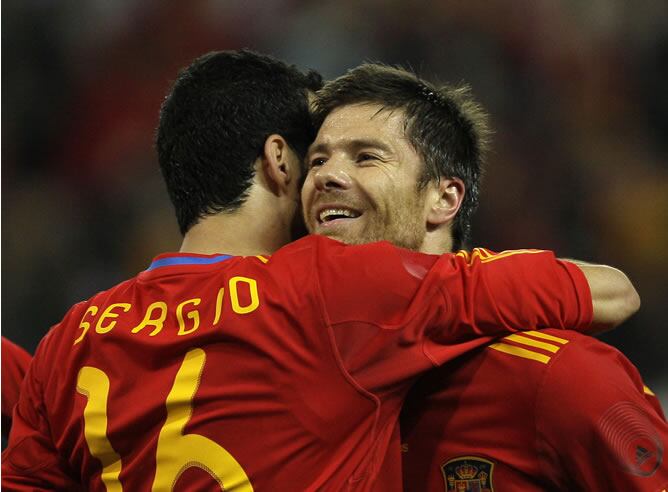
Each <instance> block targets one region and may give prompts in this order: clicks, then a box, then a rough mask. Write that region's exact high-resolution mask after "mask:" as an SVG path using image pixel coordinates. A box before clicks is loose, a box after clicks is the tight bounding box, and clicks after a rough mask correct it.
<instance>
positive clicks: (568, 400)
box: [381, 330, 668, 492]
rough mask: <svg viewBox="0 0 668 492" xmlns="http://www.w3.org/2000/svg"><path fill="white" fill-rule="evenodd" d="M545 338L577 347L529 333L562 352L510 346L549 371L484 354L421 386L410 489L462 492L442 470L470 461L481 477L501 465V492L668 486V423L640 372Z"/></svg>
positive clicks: (591, 343)
mask: <svg viewBox="0 0 668 492" xmlns="http://www.w3.org/2000/svg"><path fill="white" fill-rule="evenodd" d="M545 333H547V334H550V335H553V336H557V337H559V338H561V339H564V340H567V343H565V344H562V343H558V342H552V341H550V340H545V339H543V338H539V337H535V336H533V335H532V334H528V335H526V336H527V337H529V338H531V339H532V340H535V341H539V342H547V343H548V344H549V345H550V346H552V347H551V349H552V350H554V347H557V348H558V350H557V351H556V352H552V351H550V350H544V349H542V348H539V347H536V346H531V345H526V344H525V343H522V342H521V341H520V342H519V343H518V342H514V341H509V340H501V341H500V342H502V343H506V344H508V345H513V346H516V347H520V348H525V349H529V350H531V351H532V352H534V353H540V354H543V355H545V356H546V357H549V361H548V362H547V363H542V362H539V361H535V360H530V359H526V358H523V357H518V356H515V355H510V354H508V353H503V352H499V351H497V350H494V349H492V348H484V349H481V350H479V351H477V352H473V353H471V354H468V355H467V356H466V357H465V358H462V359H460V360H458V361H455V362H454V363H452V364H448V365H446V366H443V367H441V368H439V369H437V370H435V371H433V372H432V373H430V374H428V375H427V376H425V377H424V378H423V379H422V380H421V381H420V382H419V383H418V385H417V386H416V387H415V388H414V390H413V392H412V393H411V394H410V395H409V397H408V399H407V403H406V406H405V408H404V413H403V415H402V435H403V438H404V446H405V448H406V452H405V453H403V457H404V459H403V468H404V486H405V490H406V491H409V492H410V491H420V492H424V491H427V492H430V491H433V492H436V491H438V492H443V491H450V490H457V489H455V488H451V487H452V485H449V484H448V482H447V476H448V475H451V476H452V478H451V480H453V479H461V478H462V477H459V476H457V474H456V471H455V473H452V470H453V469H454V467H450V469H449V471H450V473H448V467H445V468H446V473H443V471H442V466H443V465H444V464H445V463H448V462H450V461H451V460H453V459H457V458H460V457H466V456H468V457H469V461H468V464H469V465H473V466H476V465H478V468H480V469H482V468H484V466H485V465H484V464H483V465H482V466H480V463H481V462H480V459H483V460H488V461H491V462H492V463H493V464H494V468H493V472H492V473H491V477H489V478H488V482H487V484H488V487H489V483H490V481H491V485H492V486H493V488H492V489H490V490H496V491H498V490H501V491H504V490H522V491H527V492H530V491H544V490H569V491H576V490H582V491H588V492H589V491H592V492H597V491H601V492H602V491H610V490H638V491H640V490H642V491H659V490H663V488H665V487H666V486H667V485H668V465H667V464H666V449H665V446H666V445H667V444H668V425H667V424H666V421H665V418H664V416H663V413H662V411H661V408H660V405H659V402H658V400H657V398H656V397H655V396H652V395H651V394H648V393H646V392H644V389H643V382H642V379H641V378H640V375H639V374H638V371H637V370H636V369H635V367H634V366H633V365H632V364H631V363H630V362H629V361H628V359H626V357H624V356H623V355H622V354H621V353H620V352H619V351H617V350H616V349H614V348H612V347H610V346H609V345H606V344H604V343H602V342H600V341H598V340H596V339H594V338H590V337H587V336H583V335H580V334H578V333H575V332H571V331H557V330H546V331H545ZM458 464H462V462H461V461H460V462H458ZM467 470H468V471H469V472H470V470H471V469H470V468H468V469H467V468H461V469H460V471H463V472H466V471H467ZM465 474H466V473H465ZM644 475H646V476H644ZM382 476H383V475H382V474H381V477H382ZM444 477H446V478H444ZM474 479H475V477H474ZM453 483H454V481H453Z"/></svg>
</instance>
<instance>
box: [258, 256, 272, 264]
mask: <svg viewBox="0 0 668 492" xmlns="http://www.w3.org/2000/svg"><path fill="white" fill-rule="evenodd" d="M255 257H256V258H257V259H258V260H260V261H261V262H262V263H269V260H268V259H267V258H265V257H264V256H262V255H256V256H255Z"/></svg>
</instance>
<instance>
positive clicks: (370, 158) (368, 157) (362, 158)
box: [357, 152, 378, 162]
mask: <svg viewBox="0 0 668 492" xmlns="http://www.w3.org/2000/svg"><path fill="white" fill-rule="evenodd" d="M377 159H378V157H377V156H375V155H373V154H369V153H367V152H363V153H361V154H359V155H358V156H357V162H364V161H375V160H377Z"/></svg>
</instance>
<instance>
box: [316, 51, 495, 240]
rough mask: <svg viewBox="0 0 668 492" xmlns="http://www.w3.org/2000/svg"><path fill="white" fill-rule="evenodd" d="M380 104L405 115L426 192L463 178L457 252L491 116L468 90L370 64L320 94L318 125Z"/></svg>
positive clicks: (467, 225) (467, 228)
mask: <svg viewBox="0 0 668 492" xmlns="http://www.w3.org/2000/svg"><path fill="white" fill-rule="evenodd" d="M359 103H373V104H379V105H381V106H382V107H383V108H384V109H389V110H395V109H400V110H403V111H404V115H405V122H404V131H405V134H406V137H407V139H408V141H409V142H410V143H411V145H412V146H413V148H414V149H415V150H416V152H417V153H418V155H419V156H420V157H421V158H422V160H423V161H424V163H425V169H424V174H423V177H422V179H421V180H420V181H419V183H418V186H419V187H423V186H425V185H426V184H427V183H429V182H430V181H431V180H436V179H438V178H439V177H442V176H445V177H457V178H459V179H461V180H462V181H463V182H464V185H465V187H466V192H465V194H464V200H463V202H462V206H461V208H460V210H459V212H458V214H457V216H456V217H455V220H454V222H453V227H452V237H453V249H454V250H458V249H461V248H462V247H464V245H465V244H466V243H467V242H468V241H469V239H470V233H471V216H472V214H473V212H474V210H475V209H476V207H477V205H478V196H479V193H480V189H479V188H480V180H481V177H482V171H483V164H484V157H485V152H486V148H487V141H488V137H489V129H488V125H487V116H486V114H485V112H484V111H483V110H482V108H481V107H480V106H479V105H478V104H477V103H476V102H475V101H474V100H473V98H472V97H471V95H470V88H469V87H468V86H466V85H460V86H448V85H445V86H442V87H436V86H435V85H433V84H431V83H429V82H427V81H424V80H422V79H420V78H418V77H417V76H416V75H415V74H414V73H412V72H410V71H408V70H405V69H403V68H400V67H391V66H388V65H384V64H381V63H365V64H362V65H360V66H358V67H357V68H354V69H352V70H349V71H348V72H347V73H346V74H345V75H342V76H341V77H339V78H337V79H335V80H333V81H331V82H328V83H327V84H325V86H324V87H323V88H322V89H321V90H320V91H319V92H318V93H317V97H316V99H315V102H314V121H315V123H316V125H317V126H320V125H322V122H323V121H324V120H325V118H326V117H327V115H328V114H329V113H330V112H332V111H333V110H335V109H336V108H339V107H341V106H348V105H351V104H359Z"/></svg>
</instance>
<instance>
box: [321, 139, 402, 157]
mask: <svg viewBox="0 0 668 492" xmlns="http://www.w3.org/2000/svg"><path fill="white" fill-rule="evenodd" d="M344 145H345V146H346V147H348V148H350V149H352V150H353V151H356V150H360V149H364V148H369V147H372V148H374V149H378V150H380V151H381V152H385V153H387V154H391V153H392V149H391V148H390V147H388V146H387V145H386V144H385V143H383V142H382V141H381V140H378V139H375V138H357V139H354V140H349V141H347V142H346V143H345V144H344ZM330 147H331V145H330V144H329V143H327V142H322V143H318V144H314V145H311V147H310V148H309V149H308V153H309V154H314V153H318V152H327V151H328V150H329V149H330Z"/></svg>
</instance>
